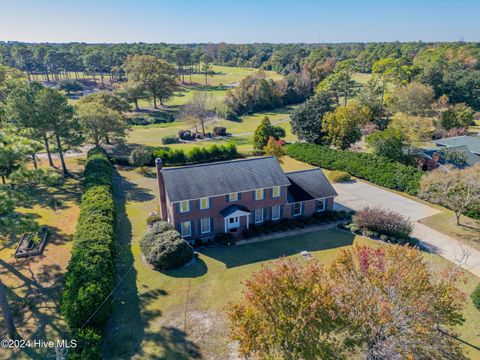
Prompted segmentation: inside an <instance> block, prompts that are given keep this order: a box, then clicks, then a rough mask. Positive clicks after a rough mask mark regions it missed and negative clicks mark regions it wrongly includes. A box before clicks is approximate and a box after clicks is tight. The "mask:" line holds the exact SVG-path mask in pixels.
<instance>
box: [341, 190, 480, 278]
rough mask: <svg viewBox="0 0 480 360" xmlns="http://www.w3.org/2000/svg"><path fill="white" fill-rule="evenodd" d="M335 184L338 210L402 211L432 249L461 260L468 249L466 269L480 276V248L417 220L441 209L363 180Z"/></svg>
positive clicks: (414, 231)
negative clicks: (370, 207)
mask: <svg viewBox="0 0 480 360" xmlns="http://www.w3.org/2000/svg"><path fill="white" fill-rule="evenodd" d="M334 187H335V190H336V191H337V193H338V197H337V199H336V201H337V204H336V207H337V208H338V209H342V208H348V209H353V210H360V209H362V208H364V207H365V206H379V207H382V208H385V209H389V210H393V211H396V212H399V213H401V214H402V215H404V216H406V217H408V218H410V220H411V221H412V222H413V223H414V230H413V234H412V235H413V236H414V237H416V238H417V239H419V240H420V241H421V242H422V245H424V246H425V247H427V248H428V249H430V250H431V251H432V252H434V253H436V254H438V255H440V256H442V257H444V258H445V259H447V260H450V261H452V262H454V263H458V262H459V260H460V259H461V258H462V255H463V254H464V252H465V251H467V252H468V254H469V255H468V258H467V260H466V261H465V263H464V264H463V268H464V269H466V270H469V271H470V272H471V273H473V274H475V275H476V276H478V277H480V251H478V250H476V249H474V248H472V247H470V246H468V245H465V244H463V243H461V242H460V241H457V240H456V239H454V238H452V237H450V236H447V235H444V234H442V233H440V232H438V231H436V230H434V229H432V228H430V227H428V226H426V225H424V224H421V223H419V222H418V220H420V219H423V218H425V217H428V216H431V215H434V214H436V213H438V212H439V210H437V209H435V208H432V207H430V206H428V205H425V204H423V203H421V202H418V201H415V200H412V199H409V198H406V197H403V196H401V195H397V194H395V193H393V192H390V191H387V190H384V189H382V188H379V187H377V186H373V185H371V184H368V183H366V182H363V181H352V182H348V183H341V184H334Z"/></svg>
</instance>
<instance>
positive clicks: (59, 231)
mask: <svg viewBox="0 0 480 360" xmlns="http://www.w3.org/2000/svg"><path fill="white" fill-rule="evenodd" d="M54 161H55V163H56V165H57V166H59V165H60V164H59V161H58V160H54ZM66 161H67V166H68V167H69V169H70V170H71V171H72V172H73V174H74V176H73V177H72V178H69V179H68V180H67V181H66V182H65V183H63V184H60V185H59V186H56V187H53V188H48V189H46V188H37V189H34V190H33V191H32V194H31V195H32V199H31V206H29V207H27V208H23V209H20V211H22V212H24V213H29V214H32V215H33V216H34V217H35V218H36V220H37V222H38V223H39V224H40V225H41V226H47V227H48V228H49V230H50V231H51V236H50V238H49V240H48V243H47V246H46V247H45V250H44V252H43V254H42V255H40V256H36V257H33V258H31V259H18V260H17V259H15V258H14V257H13V254H14V251H15V248H16V246H17V244H18V243H17V242H14V243H12V242H10V240H9V239H6V238H0V245H1V246H0V277H1V278H2V282H3V283H4V284H5V285H6V288H7V293H8V294H7V295H8V296H7V297H8V300H9V304H10V306H11V308H12V311H13V315H14V321H15V325H16V326H17V330H18V332H19V334H20V335H21V336H22V338H23V339H25V340H35V339H38V340H52V341H55V340H57V339H66V338H67V337H66V334H67V328H66V325H65V322H64V320H63V319H62V316H61V314H60V297H61V293H62V290H63V276H64V273H65V270H66V268H67V265H68V261H69V260H70V251H71V248H72V235H73V233H74V231H75V226H76V223H77V217H78V214H79V202H80V196H81V189H80V183H79V176H80V172H81V170H82V169H83V165H84V159H83V158H67V159H66ZM41 166H47V162H46V160H43V161H41ZM4 331H5V327H4V324H3V322H2V317H1V316H0V338H6V334H5V332H4ZM48 356H50V357H51V356H53V357H54V356H55V349H39V348H38V349H23V351H20V350H18V349H17V350H6V349H2V350H0V359H13V358H15V359H44V358H47V357H48Z"/></svg>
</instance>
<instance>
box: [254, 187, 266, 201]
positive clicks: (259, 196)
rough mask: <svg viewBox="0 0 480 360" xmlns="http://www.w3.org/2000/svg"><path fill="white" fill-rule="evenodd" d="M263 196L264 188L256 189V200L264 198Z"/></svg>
mask: <svg viewBox="0 0 480 360" xmlns="http://www.w3.org/2000/svg"><path fill="white" fill-rule="evenodd" d="M263 198H264V190H263V189H257V190H255V200H263Z"/></svg>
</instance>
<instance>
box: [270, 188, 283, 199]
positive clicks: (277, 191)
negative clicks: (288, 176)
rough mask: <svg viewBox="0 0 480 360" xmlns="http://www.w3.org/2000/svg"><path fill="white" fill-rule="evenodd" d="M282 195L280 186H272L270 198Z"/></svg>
mask: <svg viewBox="0 0 480 360" xmlns="http://www.w3.org/2000/svg"><path fill="white" fill-rule="evenodd" d="M281 194H282V191H281V188H280V186H274V187H273V188H272V197H274V198H278V197H280V195H281Z"/></svg>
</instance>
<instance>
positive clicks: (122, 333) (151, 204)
mask: <svg viewBox="0 0 480 360" xmlns="http://www.w3.org/2000/svg"><path fill="white" fill-rule="evenodd" d="M285 160H286V161H285V163H284V166H285V168H286V170H287V171H292V170H298V169H303V168H308V167H309V166H308V165H305V164H303V163H300V162H297V161H295V160H292V159H289V158H286V159H285ZM155 186H156V182H155V177H154V174H153V171H152V172H151V173H148V174H146V175H143V174H141V173H140V172H139V171H138V170H133V169H131V168H120V169H119V172H118V175H117V176H116V177H115V198H116V201H117V214H118V224H117V234H118V237H117V254H118V256H117V271H118V277H119V278H121V277H123V276H124V275H125V274H126V276H125V280H124V281H123V283H122V285H121V286H120V287H119V289H118V292H117V293H116V294H115V301H114V304H113V315H112V318H111V321H110V323H109V325H108V328H107V330H106V341H105V345H104V356H105V357H106V358H108V359H116V358H133V359H195V358H197V359H199V358H204V359H227V358H237V357H238V354H237V352H236V347H235V344H232V343H230V342H229V340H228V323H227V319H226V316H225V307H226V306H227V304H228V303H229V302H235V301H238V300H239V299H240V297H241V293H242V286H241V283H242V281H244V280H245V279H247V278H248V277H249V276H250V275H251V274H252V272H254V271H256V270H258V269H260V267H261V266H262V265H264V264H268V262H270V261H274V260H275V259H278V258H279V257H282V256H287V257H292V258H295V259H297V260H298V261H300V262H302V261H305V260H303V258H302V257H301V256H300V255H299V253H300V252H301V251H303V250H308V251H309V252H311V253H312V254H313V256H314V257H315V258H316V259H318V260H319V261H321V262H322V263H324V264H328V263H330V262H331V261H332V260H333V259H334V258H335V257H336V256H337V255H338V253H339V251H341V249H344V248H347V247H349V246H351V245H352V244H353V243H360V244H369V245H372V246H380V245H379V243H378V242H374V241H371V240H367V239H365V238H362V237H355V236H353V235H352V234H350V233H347V232H342V231H339V230H325V231H319V232H313V233H310V234H304V235H302V236H293V237H288V238H283V239H277V240H272V241H269V242H263V243H257V244H250V245H244V246H239V247H213V248H207V249H205V250H202V251H201V254H200V257H199V259H198V260H197V261H196V262H195V263H193V264H191V265H189V266H186V267H184V268H182V269H179V270H175V271H168V272H159V271H157V270H155V269H153V268H152V267H151V266H149V265H147V264H146V263H144V262H143V261H142V258H141V253H140V247H139V240H140V238H141V237H142V235H143V232H144V230H145V228H146V223H145V221H146V218H147V217H148V215H149V212H150V211H157V210H158V202H157V201H158V200H157V194H156V190H155V189H156V188H155ZM425 258H426V259H427V260H428V261H429V262H430V263H431V265H432V268H434V269H435V270H436V271H437V270H440V269H442V268H444V267H445V266H448V265H449V264H450V263H448V262H447V261H446V260H444V259H443V258H441V257H439V256H436V255H431V254H425ZM478 281H479V279H478V278H476V277H474V276H473V275H471V274H469V273H466V272H465V282H461V283H459V286H460V287H462V289H463V290H464V291H465V292H466V294H467V295H469V294H470V293H471V291H472V290H473V289H474V287H475V286H476V284H477V283H478ZM464 316H465V318H466V319H467V321H466V322H465V324H464V325H463V326H462V327H461V328H459V329H458V332H459V334H460V337H461V339H462V340H464V341H466V342H467V343H470V344H473V345H476V346H479V345H480V337H479V335H480V334H479V330H480V316H478V311H477V310H476V309H475V308H474V307H473V304H472V303H471V300H470V298H469V297H467V305H466V308H465V310H464ZM465 349H466V351H468V354H469V356H470V357H471V358H472V359H478V358H480V357H479V356H478V355H479V354H478V353H477V352H476V351H475V350H473V349H472V348H470V347H469V346H468V345H465Z"/></svg>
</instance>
